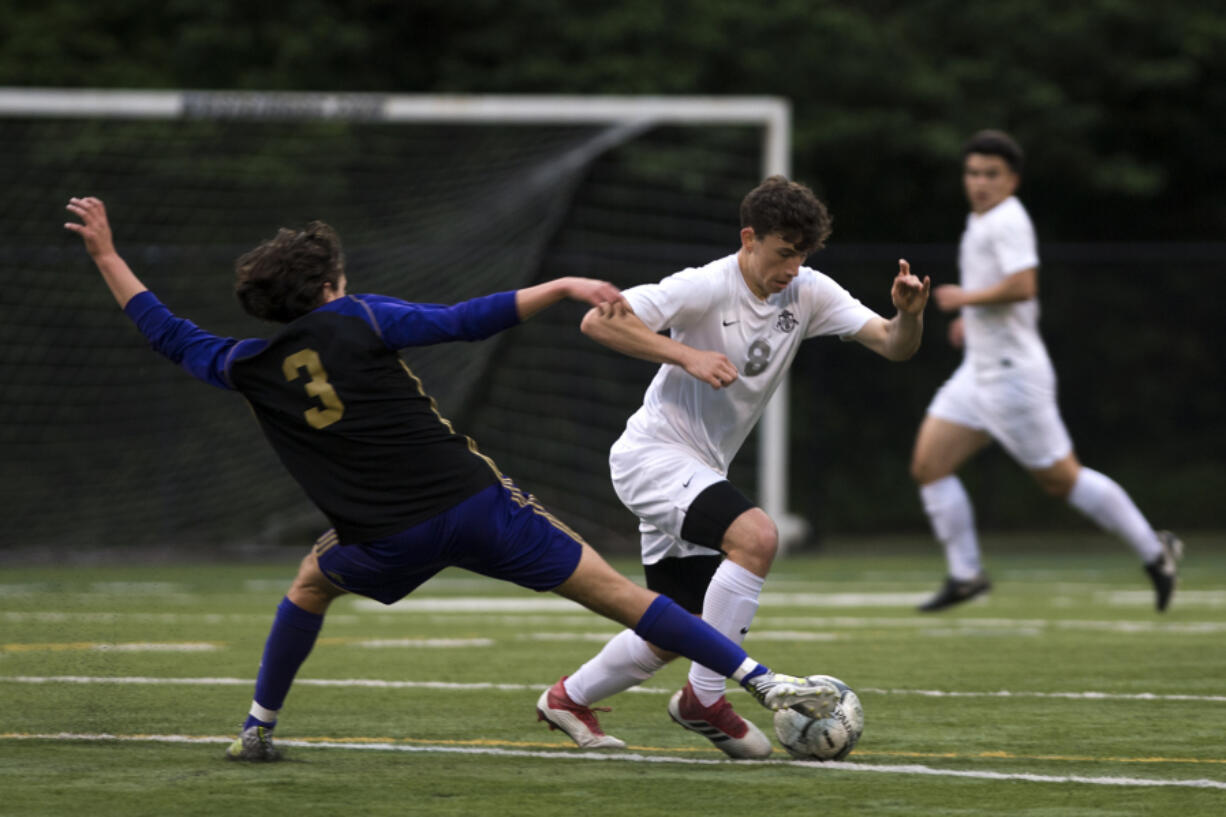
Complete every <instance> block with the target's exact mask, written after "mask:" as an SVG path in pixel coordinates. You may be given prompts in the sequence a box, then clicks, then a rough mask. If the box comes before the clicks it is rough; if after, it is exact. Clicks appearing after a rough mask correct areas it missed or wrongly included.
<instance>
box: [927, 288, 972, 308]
mask: <svg viewBox="0 0 1226 817" xmlns="http://www.w3.org/2000/svg"><path fill="white" fill-rule="evenodd" d="M932 296H933V297H934V298H935V299H936V302H937V308H938V309H940V310H941V311H942V312H956V311H957V310H959V309H961V308H962V307H963V305H965V303H966V301H965V298H964V297H963V292H962V287H960V286H958V285H957V284H941V285H940V286H939V287H937V288H936V291H935V292H933V293H932Z"/></svg>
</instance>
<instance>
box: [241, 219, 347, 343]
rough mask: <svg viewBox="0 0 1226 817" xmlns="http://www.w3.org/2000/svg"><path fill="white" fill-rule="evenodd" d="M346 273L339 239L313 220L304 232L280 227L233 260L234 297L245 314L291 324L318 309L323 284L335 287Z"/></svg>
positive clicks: (334, 233)
mask: <svg viewBox="0 0 1226 817" xmlns="http://www.w3.org/2000/svg"><path fill="white" fill-rule="evenodd" d="M344 274H345V255H344V253H343V252H342V251H341V239H340V236H339V235H337V234H336V230H333V229H332V228H331V227H329V226H328V225H327V224H325V223H323V222H322V221H312V222H311V223H310V224H308V225H307V226H306V228H305V229H303V230H289V229H286V228H284V227H282V228H281V229H280V230H278V231H277V234H276V235H275V236H273V237H272V238H270V239H268V240H267V241H265V242H264V243H263V244H260V245H259V246H258V247H256V248H255V249H253V250H251V251H250V252H247V253H244V254H243V255H242V256H241V257H240V258H239V259H238V260H237V261H235V262H234V275H235V281H234V294H235V295H237V296H238V300H239V303H241V304H242V305H243V309H244V310H245V311H246V312H247V314H249V315H254V316H255V317H257V318H261V319H263V320H266V321H275V322H277V323H289V322H290V321H292V320H294V319H295V318H300V317H302V316H303V315H305V314H306V313H308V312H310V311H311V310H312V309H314V308H315V307H317V306H319V305H320V304H321V303H322V302H323V289H324V284H331V285H332V286H333V287H337V286H339V285H340V280H341V276H342V275H344Z"/></svg>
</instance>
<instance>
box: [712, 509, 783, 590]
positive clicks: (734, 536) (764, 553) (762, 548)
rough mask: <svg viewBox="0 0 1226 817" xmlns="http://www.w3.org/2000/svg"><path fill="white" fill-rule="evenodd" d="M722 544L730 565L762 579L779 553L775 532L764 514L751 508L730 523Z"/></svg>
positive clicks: (774, 528) (775, 529) (773, 524)
mask: <svg viewBox="0 0 1226 817" xmlns="http://www.w3.org/2000/svg"><path fill="white" fill-rule="evenodd" d="M722 544H723V551H724V553H725V554H727V555H728V556H729V557H730V558H732V559H733V560H734V561H736V562H738V563H739V564H742V565H744V566H746V567H749V568H750V569H751V570H754V571H755V572H759V573H760V575H766V573H765V570H766V569H768V568H769V567H770V565H771V563H772V562H773V561H774V560H775V554H776V553H778V552H779V529H778V528H777V527H775V523H774V521H773V520H772V519H771V518H770V517H769V516H767V515H766V512H765V511H763V510H762V509H760V508H751V509H750V510H748V511H746V512H745V513H743V514H741V515H740V516H739V517H737V519H736V520H735V521H734V522H733V523H732V525H731V526H730V527H729V528H728V531H727V533H725V534H724V541H723V543H722Z"/></svg>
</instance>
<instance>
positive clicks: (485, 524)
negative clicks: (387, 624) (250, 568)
mask: <svg viewBox="0 0 1226 817" xmlns="http://www.w3.org/2000/svg"><path fill="white" fill-rule="evenodd" d="M582 555H583V539H582V538H581V537H580V536H579V535H578V534H577V533H575V532H574V531H572V530H570V528H568V527H566V525H564V524H563V523H562V522H560V521H558V520H557V519H556V518H554V517H553V515H552V514H550V513H549V512H548V511H546V510H545V508H544V507H542V506H541V504H540V503H539V502H537V500H536V498H535V497H533V496H532V495H531V494H525V493H523V492H522V491H520V490H519V488H517V487H515V484H514V483H512V482H511V480H509V479H507V478H506V477H503V479H502V483H501V484H499V485H491V486H490V487H488V488H486V489H485V490H483V491H481V492H479V493H477V494H474V495H473V496H471V497H469V498H468V499H466V500H464V501H463V502H461V503H460V504H459V505H456V506H455V507H454V508H451V509H450V510H448V511H445V512H444V513H441V514H439V515H438V516H435V517H433V518H431V519H428V520H426V521H425V522H422V523H421V524H419V525H416V526H414V527H412V528H409V529H408V530H405V531H401V532H400V533H397V534H394V535H392V536H389V537H387V538H385V539H376V540H374V541H371V542H365V543H363V544H360V545H340V544H336V534H335V532H333V531H329V532H328V533H325V534H324V535H323V536H321V537H320V538H319V541H317V542H316V543H315V556H316V558H317V559H318V561H319V569H320V570H321V571H323V573H324V575H325V576H327V577H328V579H329V581H331V582H332V583H333V584H335V585H336V586H337V587H340V588H341V589H342V590H348V591H349V592H351V593H357V594H358V595H362V596H366V597H368V598H372V599H375V600H376V601H381V602H383V603H384V604H392V603H394V602H396V601H399V600H400V599H402V598H404V597H405V596H407V595H408V594H409V593H412V592H413V591H414V590H415V589H417V587H418V586H420V585H421V584H422V583H423V582H425V581H426V580H427V579H429V578H430V577H431V576H433V575H434V574H436V573H438V572H439V571H440V570H442V569H443V568H445V567H462V568H465V569H466V570H471V571H473V572H474V573H480V574H481V575H483V576H490V577H492V578H495V579H505V580H506V581H509V582H514V583H515V584H518V585H520V586H521V587H527V588H529V589H531V590H542V591H543V590H553V589H554V588H555V587H557V586H558V585H560V584H561V583H562V582H564V581H566V580H567V579H568V578H570V575H571V574H572V573H574V572H575V568H576V567H577V566H578V565H579V557H580V556H582Z"/></svg>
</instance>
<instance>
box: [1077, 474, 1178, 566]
mask: <svg viewBox="0 0 1226 817" xmlns="http://www.w3.org/2000/svg"><path fill="white" fill-rule="evenodd" d="M1068 503H1069V504H1070V505H1072V506H1073V507H1074V508H1076V509H1077V510H1079V511H1081V512H1082V513H1083V514H1085V515H1086V516H1088V517H1089V518H1090V519H1092V520H1093V521H1094V522H1095V523H1097V524H1098V526H1099V527H1100V528H1102V529H1103V530H1105V531H1107V532H1108V533H1113V534H1115V535H1116V536H1118V537H1120V538H1121V539H1123V540H1124V541H1125V542H1127V543H1128V544H1130V545H1132V549H1133V550H1135V551H1136V552H1137V555H1138V556H1140V557H1141V561H1143V562H1145V563H1146V564H1149V563H1150V562H1152V561H1154V560H1155V559H1157V558H1158V557H1159V556H1161V555H1162V543H1161V542H1159V541H1158V537H1157V535H1155V534H1154V529H1153V528H1151V527H1150V526H1149V523H1148V522H1146V521H1145V517H1144V516H1143V515H1142V514H1141V511H1140V510H1138V509H1137V506H1136V505H1134V504H1133V502H1132V499H1131V498H1129V496H1128V492H1127V491H1125V490H1124V489H1123V488H1121V487H1120V485H1119V483H1117V482H1116V481H1115V480H1113V479H1111V477H1109V476H1107V475H1106V474H1100V473H1099V472H1098V471H1095V470H1093V469H1091V468H1086V467H1084V466H1082V468H1081V471H1080V472H1079V473H1078V474H1077V481H1076V482H1074V483H1073V490H1071V491H1069V495H1068Z"/></svg>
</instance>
